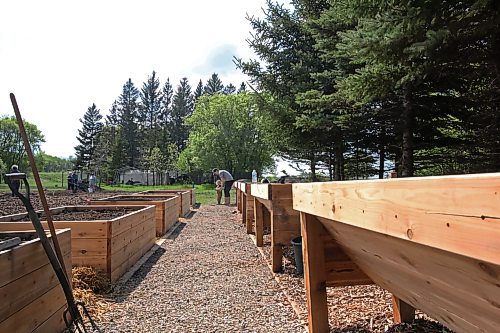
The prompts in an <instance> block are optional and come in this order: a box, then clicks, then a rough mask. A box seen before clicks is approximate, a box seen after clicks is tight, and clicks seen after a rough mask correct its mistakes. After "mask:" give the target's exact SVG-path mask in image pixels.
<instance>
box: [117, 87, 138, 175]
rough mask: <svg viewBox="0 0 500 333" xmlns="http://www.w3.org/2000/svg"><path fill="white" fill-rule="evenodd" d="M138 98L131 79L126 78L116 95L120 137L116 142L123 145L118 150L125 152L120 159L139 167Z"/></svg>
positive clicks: (131, 165)
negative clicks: (119, 117)
mask: <svg viewBox="0 0 500 333" xmlns="http://www.w3.org/2000/svg"><path fill="white" fill-rule="evenodd" d="M138 98H139V90H137V88H136V87H135V86H134V84H133V83H132V79H128V81H127V82H126V83H125V84H124V85H123V91H122V94H121V95H120V96H119V97H118V109H119V112H120V114H121V119H120V128H121V130H120V136H121V138H120V140H118V141H117V144H118V143H119V144H120V145H122V146H123V147H119V148H118V150H119V151H123V152H125V157H124V158H123V159H121V160H124V161H126V162H125V163H126V166H130V167H139V128H138V124H137V118H138V108H139V105H138V102H137V100H138ZM122 166H124V165H122Z"/></svg>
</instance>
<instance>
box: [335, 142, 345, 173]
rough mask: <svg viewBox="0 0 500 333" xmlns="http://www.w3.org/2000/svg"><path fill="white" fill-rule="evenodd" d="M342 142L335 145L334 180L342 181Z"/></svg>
mask: <svg viewBox="0 0 500 333" xmlns="http://www.w3.org/2000/svg"><path fill="white" fill-rule="evenodd" d="M342 150H343V149H342V141H339V142H338V143H337V144H336V145H335V180H336V181H338V180H342V179H343V175H342V173H343V172H342V168H343V165H342V164H343V155H342V154H343V151H342Z"/></svg>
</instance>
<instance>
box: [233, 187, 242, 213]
mask: <svg viewBox="0 0 500 333" xmlns="http://www.w3.org/2000/svg"><path fill="white" fill-rule="evenodd" d="M242 183H243V182H242V181H240V180H237V181H235V182H234V183H233V187H234V188H235V189H236V209H237V210H238V213H240V214H241V213H242V207H243V200H242V197H241V196H242V194H241V189H240V187H241V184H242Z"/></svg>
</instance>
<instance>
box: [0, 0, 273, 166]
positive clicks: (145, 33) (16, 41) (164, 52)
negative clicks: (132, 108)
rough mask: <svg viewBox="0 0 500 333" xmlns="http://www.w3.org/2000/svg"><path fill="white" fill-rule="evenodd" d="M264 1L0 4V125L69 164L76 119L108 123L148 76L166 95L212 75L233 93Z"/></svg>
mask: <svg viewBox="0 0 500 333" xmlns="http://www.w3.org/2000/svg"><path fill="white" fill-rule="evenodd" d="M263 7H265V0H212V1H206V0H182V1H169V0H164V1H159V0H157V1H155V0H141V1H129V0H121V1H115V0H105V1H103V0H101V1H95V0H87V1H67V0H66V1H62V0H61V1H53V0H44V1H40V0H17V1H7V0H3V1H1V2H0V115H9V116H10V115H14V113H13V110H12V105H11V103H10V99H9V93H11V92H12V93H14V94H15V95H16V98H17V102H18V104H19V108H20V110H21V115H22V116H23V119H24V120H25V121H29V122H31V123H34V124H36V125H37V127H38V128H39V129H40V130H41V131H42V133H43V134H44V136H45V141H46V142H45V143H44V144H43V145H42V150H43V151H44V152H46V153H47V154H50V155H54V156H60V157H68V156H70V155H73V154H74V147H75V146H76V144H77V140H76V136H77V134H78V129H79V128H81V123H80V122H79V119H80V118H82V117H83V114H84V113H85V111H86V110H87V108H88V107H89V106H91V105H92V103H95V104H96V106H97V107H98V108H99V109H100V110H101V113H102V114H104V115H105V114H107V113H108V110H109V108H110V106H111V104H112V102H113V101H114V100H115V99H116V98H117V97H118V96H119V95H120V93H121V91H122V87H123V84H124V83H125V82H126V81H127V80H128V79H129V78H131V79H132V81H133V82H134V84H135V86H136V87H137V88H141V87H142V84H143V82H145V81H146V80H147V77H148V76H149V75H151V73H152V71H153V70H154V71H156V73H157V74H158V76H159V78H160V83H161V84H162V85H163V83H164V82H165V81H166V79H167V78H170V82H171V83H172V84H173V86H174V89H175V88H176V86H177V83H178V82H179V81H180V79H181V78H183V77H187V78H188V79H189V82H190V84H191V86H192V88H193V90H194V89H195V87H196V85H197V84H198V81H199V80H200V79H202V80H203V82H204V83H205V82H206V80H207V79H208V78H209V77H210V75H211V74H212V73H214V72H216V73H218V74H219V77H220V78H221V80H222V82H223V83H224V84H229V83H233V84H234V85H235V86H237V87H238V86H239V85H240V83H241V82H242V81H246V80H248V78H247V77H246V76H244V75H243V74H242V73H240V72H239V71H238V70H236V68H235V66H234V64H233V62H232V58H233V56H236V57H241V58H243V59H249V58H255V56H254V55H253V53H252V51H251V50H250V48H249V47H248V44H247V42H246V39H247V38H249V37H250V25H249V22H248V21H247V20H246V18H245V17H246V15H247V14H248V15H250V16H252V15H255V16H262V8H263Z"/></svg>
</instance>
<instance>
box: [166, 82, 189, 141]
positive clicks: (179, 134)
mask: <svg viewBox="0 0 500 333" xmlns="http://www.w3.org/2000/svg"><path fill="white" fill-rule="evenodd" d="M193 108H194V100H193V95H192V93H191V86H190V85H189V82H188V79H187V78H183V79H182V80H181V81H180V83H179V85H178V86H177V90H176V92H175V95H174V97H173V101H172V122H171V123H172V126H171V139H172V142H173V143H175V145H176V146H177V147H178V149H179V151H181V150H183V149H184V148H185V147H186V142H187V138H188V127H187V125H186V124H185V119H186V118H187V117H189V116H190V115H191V114H192V113H193Z"/></svg>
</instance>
